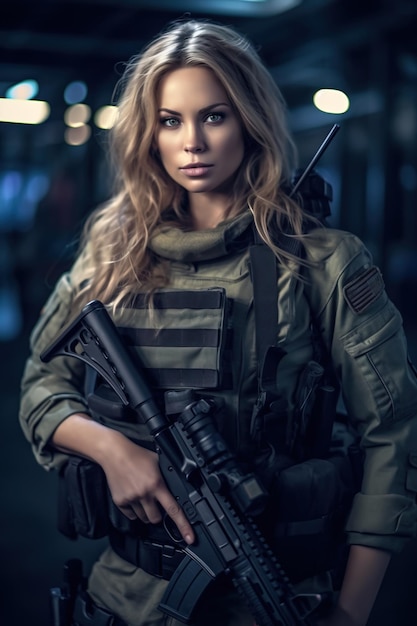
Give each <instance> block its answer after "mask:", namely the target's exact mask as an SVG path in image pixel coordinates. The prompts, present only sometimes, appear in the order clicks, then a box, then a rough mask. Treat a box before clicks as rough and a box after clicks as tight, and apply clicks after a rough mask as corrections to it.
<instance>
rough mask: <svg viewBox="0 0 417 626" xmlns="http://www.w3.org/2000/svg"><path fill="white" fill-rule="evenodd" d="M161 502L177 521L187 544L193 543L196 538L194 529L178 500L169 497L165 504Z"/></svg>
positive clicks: (177, 525) (176, 523)
mask: <svg viewBox="0 0 417 626" xmlns="http://www.w3.org/2000/svg"><path fill="white" fill-rule="evenodd" d="M161 504H162V505H163V507H164V509H165V511H166V512H167V514H168V515H169V517H170V518H171V519H172V521H173V522H174V523H175V525H176V527H177V528H178V530H179V532H180V534H181V536H182V538H183V539H184V541H185V542H186V543H187V544H192V543H193V542H194V540H195V536H194V531H193V529H192V526H191V524H190V523H189V521H188V520H187V518H186V516H185V513H184V511H183V510H182V509H181V507H180V506H179V504H178V502H177V501H176V500H174V498H167V500H166V502H165V505H164V504H163V503H162V502H161Z"/></svg>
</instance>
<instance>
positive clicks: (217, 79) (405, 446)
mask: <svg viewBox="0 0 417 626" xmlns="http://www.w3.org/2000/svg"><path fill="white" fill-rule="evenodd" d="M121 87H122V89H121V96H120V100H119V103H118V105H119V109H118V110H119V113H118V119H117V122H116V125H115V127H114V129H113V132H112V143H111V150H112V152H111V154H112V157H113V158H114V163H115V170H116V173H117V176H116V185H115V192H114V195H113V197H112V198H111V199H110V200H109V201H108V202H106V203H105V205H104V206H102V207H100V208H99V209H98V210H97V211H96V212H94V213H93V214H92V216H91V217H90V218H89V220H88V222H87V226H86V229H85V235H84V240H83V242H82V246H81V250H80V254H79V256H78V258H77V260H76V262H75V264H74V266H73V268H72V269H71V271H70V272H69V273H68V274H66V275H65V276H63V277H62V279H61V280H60V281H59V282H58V284H57V286H56V288H55V291H54V293H53V294H52V296H51V297H50V299H49V301H48V303H47V305H46V306H45V308H44V310H43V313H42V316H41V319H40V321H39V323H38V324H37V326H36V328H35V329H34V332H33V335H32V354H31V357H30V358H29V360H28V363H27V366H26V370H25V373H24V377H23V384H22V388H23V392H22V404H21V423H22V427H23V429H24V432H25V435H26V437H27V438H28V439H29V441H31V442H32V445H33V448H34V452H35V455H36V458H37V460H38V462H39V463H40V464H42V465H43V466H44V467H45V468H46V469H57V468H58V469H60V468H62V467H64V466H65V464H66V462H67V461H68V458H69V455H76V456H77V457H82V458H85V459H89V460H91V461H93V462H95V463H96V464H98V465H99V466H100V467H101V468H102V470H103V471H104V475H105V477H106V480H107V484H108V487H109V489H110V492H111V496H112V499H113V502H114V503H115V505H116V506H117V509H118V510H119V511H120V512H121V513H122V514H123V516H124V517H123V519H125V520H126V519H128V520H130V522H129V523H131V524H132V525H133V528H136V529H140V530H137V531H136V532H137V534H140V533H146V532H147V530H146V529H148V528H151V529H153V528H157V527H160V523H161V520H162V517H163V514H164V515H166V514H167V515H168V516H169V517H170V518H171V519H172V520H173V522H174V523H175V525H176V526H177V528H178V530H179V532H180V534H181V536H182V538H183V540H184V541H185V542H186V543H188V544H192V542H193V540H194V533H193V528H192V525H191V524H190V523H189V521H188V520H187V517H186V516H185V514H184V512H183V511H182V510H181V509H180V508H179V507H178V505H177V504H176V501H175V499H174V498H173V496H172V495H171V494H170V493H169V491H168V489H167V488H166V486H165V484H164V482H163V480H162V478H161V474H160V472H159V467H158V462H157V456H156V454H155V453H154V451H153V450H152V448H151V446H150V442H149V436H147V435H146V433H144V432H143V430H141V429H140V427H139V426H136V425H134V424H132V422H129V420H128V419H121V420H114V419H112V417H111V416H109V415H104V416H103V415H100V416H99V417H98V419H94V418H96V417H97V416H96V415H95V414H94V411H93V410H92V408H91V406H88V404H87V402H86V400H85V395H84V369H83V366H82V364H80V363H79V362H78V361H76V360H75V359H68V358H67V359H64V358H62V359H56V360H53V361H52V362H51V363H49V364H48V365H45V364H41V362H40V359H39V354H40V353H41V352H42V350H44V349H45V348H46V347H47V346H48V344H49V343H50V342H51V340H52V339H53V338H54V337H55V336H56V334H57V333H58V332H59V331H60V329H62V327H63V326H65V324H66V323H67V322H68V321H69V320H70V319H71V318H72V317H73V316H75V315H76V314H77V313H78V312H79V311H80V309H81V307H82V306H83V305H84V304H85V303H86V302H88V301H90V300H92V299H95V298H97V299H99V300H101V301H102V302H104V303H105V304H106V305H108V308H109V311H110V312H111V314H112V316H113V318H114V320H115V322H116V323H117V325H118V326H119V327H123V329H124V330H125V331H126V332H127V334H129V336H130V338H132V337H133V336H136V335H135V333H139V334H140V336H141V337H148V335H149V330H151V331H152V330H155V329H156V330H155V332H154V333H153V337H154V339H155V336H156V337H158V336H159V337H160V341H159V344H158V341H156V340H155V341H154V339H152V341H149V344H148V346H146V341H145V344H144V342H143V341H136V344H138V345H136V347H137V350H138V351H139V353H140V356H141V358H142V360H143V362H144V363H145V366H146V367H147V369H148V371H149V374H150V377H151V380H153V381H154V389H155V393H156V394H157V395H158V394H159V395H162V393H163V391H164V389H167V388H175V387H176V386H186V387H187V386H189V387H193V388H197V389H198V390H199V392H201V394H202V395H204V394H209V395H215V396H216V397H217V398H221V399H222V401H223V403H224V406H225V411H224V412H223V413H222V416H223V417H220V418H219V420H218V421H219V428H220V429H221V430H222V432H223V434H224V436H225V437H226V439H227V440H228V442H229V443H230V445H231V446H232V448H233V449H234V450H235V451H236V454H237V456H238V458H239V459H240V460H242V461H243V462H247V463H249V462H250V461H251V460H253V458H254V457H256V456H257V454H258V453H259V450H258V448H257V443H256V441H255V438H254V436H253V432H251V428H250V422H251V416H252V413H253V407H254V404H255V402H256V400H257V396H258V384H257V358H256V346H255V327H254V313H253V286H252V281H251V275H250V271H249V260H248V259H249V246H250V244H251V242H252V240H253V224H255V226H256V230H257V232H258V233H259V235H260V237H261V239H262V240H263V241H264V242H266V244H267V245H268V246H269V248H270V249H272V250H273V252H274V254H275V257H276V264H277V268H278V269H277V271H278V278H277V280H278V295H277V298H278V311H279V324H278V331H277V332H278V335H277V346H280V347H281V348H282V349H283V350H285V353H286V355H287V356H286V358H285V363H283V364H282V367H281V365H280V367H279V370H280V371H279V375H278V376H277V380H278V382H277V385H276V390H275V395H274V398H275V404H274V406H279V409H276V415H280V416H281V418H282V416H283V415H284V416H285V423H286V424H287V425H288V424H289V423H291V420H294V416H295V415H296V414H297V411H299V410H300V406H299V395H300V394H299V389H300V386H301V387H302V385H301V383H300V380H301V379H302V377H303V376H302V374H303V372H304V371H305V367H306V364H307V363H310V362H311V360H312V359H313V358H314V345H313V344H314V341H313V335H312V331H311V326H312V324H311V316H312V311H313V312H314V316H315V317H316V318H317V321H318V328H319V329H320V334H321V341H323V343H324V345H325V348H326V351H327V352H328V353H329V354H330V356H331V360H332V363H333V366H334V369H335V371H336V372H337V375H338V378H339V380H340V384H341V389H342V393H343V397H344V400H345V403H346V407H347V410H348V414H349V417H350V420H351V423H352V425H354V426H355V428H356V429H357V431H358V433H359V434H360V436H361V445H362V448H363V450H364V451H365V452H366V460H365V467H364V477H363V481H362V487H361V491H360V493H359V494H358V495H357V496H356V498H355V500H354V503H353V507H352V510H351V513H350V517H349V520H348V523H347V533H348V541H349V543H350V544H352V545H351V548H350V555H349V559H348V564H347V568H346V574H345V576H344V580H343V584H342V587H341V591H340V594H339V597H338V602H337V605H336V607H335V610H334V611H333V613H332V615H331V616H329V617H328V618H326V619H327V621H326V624H329V625H330V624H332V625H334V626H342V625H345V624H346V625H347V624H349V625H352V626H353V625H354V626H360V625H362V626H363V625H364V624H366V622H367V619H368V616H369V614H370V611H371V609H372V606H373V603H374V600H375V597H376V594H377V592H378V589H379V586H380V584H381V581H382V579H383V576H384V572H385V570H386V567H387V565H388V562H389V558H390V553H392V552H393V551H397V550H399V549H401V547H402V545H403V544H404V542H405V541H406V540H407V539H408V538H409V537H411V536H413V533H414V527H415V514H416V505H415V496H416V491H417V484H416V481H415V480H414V481H413V480H412V477H413V473H415V471H416V470H415V467H413V462H412V459H413V458H414V457H413V454H412V452H413V450H415V449H417V432H416V424H417V422H416V419H415V416H416V407H417V393H416V392H417V381H416V375H415V371H414V370H413V369H412V367H411V365H410V364H409V363H408V362H407V354H406V345H405V341H404V337H403V334H402V329H401V321H400V316H399V314H398V312H397V311H396V310H395V308H394V307H393V305H392V304H391V303H390V301H389V300H388V299H387V296H386V294H385V291H384V289H383V284H382V280H381V278H380V275H379V272H378V271H377V269H376V268H374V267H373V266H372V263H371V259H370V255H369V253H368V252H367V250H366V249H364V247H363V245H362V244H361V242H360V241H358V240H357V238H355V237H354V236H353V235H350V234H348V233H342V232H339V231H334V230H332V229H323V228H320V227H319V226H318V225H317V224H315V226H316V228H313V229H312V228H311V224H310V228H309V229H308V230H309V231H310V232H309V234H305V231H306V221H310V222H311V220H308V218H307V216H306V215H305V213H304V212H303V210H302V208H301V207H300V206H299V205H298V204H297V203H296V202H295V201H294V200H292V199H291V198H289V196H288V195H287V194H286V192H285V189H286V188H287V185H288V180H289V176H290V171H291V169H292V165H293V163H292V159H293V155H294V150H293V145H292V143H291V139H290V137H289V134H288V131H287V128H286V124H285V107H284V104H283V101H282V98H281V95H280V92H279V90H278V88H277V87H276V85H275V84H274V82H273V80H272V79H271V77H270V75H269V73H268V72H267V70H266V69H265V67H264V66H263V64H262V63H261V61H260V59H259V57H258V55H257V53H256V52H255V51H254V49H253V48H252V46H251V45H250V44H249V43H248V42H247V40H246V39H245V38H244V37H242V36H241V35H240V34H238V33H237V32H235V31H234V30H232V29H231V28H228V27H224V26H220V25H216V24H213V23H209V22H206V21H195V20H189V21H181V22H178V23H175V24H173V25H172V26H171V27H169V28H168V29H167V30H166V31H165V32H163V33H161V34H160V35H159V36H158V37H157V38H156V39H155V40H154V41H153V42H151V44H150V45H149V46H148V47H147V48H146V49H145V50H144V51H143V53H142V54H141V55H140V56H138V57H137V58H134V59H133V60H132V61H131V63H130V64H129V65H128V67H127V69H126V73H125V76H124V79H123V84H122V85H121ZM280 233H285V234H287V235H289V236H288V238H289V239H291V240H295V241H298V242H299V245H300V246H301V247H302V250H303V253H302V254H301V253H300V252H299V248H297V246H296V248H295V249H294V248H293V249H291V247H289V246H285V245H282V243H280V242H282V237H280ZM297 250H298V251H297ZM213 289H214V290H220V291H222V292H224V293H225V294H226V296H227V302H228V303H229V304H230V307H231V309H230V310H229V323H228V325H227V326H228V329H229V330H228V329H227V328H223V326H224V325H223V326H222V324H223V322H222V321H221V320H220V321H219V320H218V319H217V318H216V321H215V322H214V326H215V329H216V332H217V331H218V333H217V334H218V335H219V336H223V334H228V335H231V336H230V337H229V339H228V341H227V342H226V348H224V343H225V342H223V341H219V342H218V343H217V344H216V345H214V346H213V347H208V348H205V347H204V348H201V350H197V352H196V351H195V350H194V349H192V348H190V346H188V345H185V346H184V345H180V346H178V345H177V347H176V348H174V350H173V352H172V350H171V351H170V350H169V349H167V347H166V345H163V341H162V337H165V336H168V335H169V333H170V332H171V331H172V332H171V335H169V336H173V335H175V336H177V335H178V334H181V332H182V333H183V334H186V333H184V332H183V331H184V330H188V329H189V328H192V329H194V328H195V331H196V332H197V336H198V337H199V338H201V326H203V327H204V325H205V322H201V319H205V317H207V315H206V314H207V311H206V310H204V307H203V310H199V309H198V307H196V308H195V309H194V308H193V306H190V307H188V308H187V306H185V305H184V306H182V305H180V306H179V307H177V306H169V305H166V306H165V305H164V306H162V307H161V306H159V304H158V298H159V297H160V294H164V293H166V292H168V293H171V292H173V291H174V292H175V293H176V294H177V293H181V294H182V293H189V292H190V291H191V292H195V293H200V292H202V291H205V292H206V291H208V292H210V291H211V290H213ZM358 293H359V296H358ZM143 294H145V295H146V294H147V295H148V296H149V297H148V298H145V304H144V299H143V298H141V297H140V296H141V295H143ZM360 294H362V295H363V298H361V296H360ZM139 302H140V304H138V303H139ZM164 307H165V308H164ZM223 313H224V311H223V312H222V313H221V314H220V315H219V316H218V317H219V319H220V318H222V315H223ZM230 329H232V331H233V332H232V333H230ZM178 330H179V333H178V332H177V331H178ZM165 331H167V332H165ZM199 340H200V339H199ZM133 343H135V341H133ZM161 343H162V345H161ZM198 345H199V344H198ZM200 347H201V346H200ZM224 350H225V351H224ZM201 355H203V356H201ZM207 360H209V361H210V366H209V367H208V366H207V367H206V363H207ZM388 362H389V365H388ZM203 370H204V372H205V374H206V373H207V372H209V374H210V375H211V374H212V373H213V372H214V379H213V378H212V377H211V378H210V380H209V381H208V382H205V381H206V379H205V378H204V376H203V375H202V374H201V372H202V371H203ZM179 372H181V374H179ZM172 376H174V378H172ZM175 376H176V377H177V378H175ZM181 376H185V380H186V383H185V384H184V380H183V379H181V384H180V382H178V378H181ZM199 376H201V378H199ZM187 377H188V378H187ZM193 377H194V378H193ZM196 377H197V381H196ZM187 381H188V382H187ZM301 390H302V391H304V388H303V387H302V389H301ZM271 406H272V405H271ZM262 409H263V410H266V407H262ZM261 413H262V410H261ZM286 428H287V431H288V427H287V426H286ZM278 431H279V429H278ZM274 432H275V431H274ZM274 436H275V437H276V441H272V444H273V445H275V444H276V447H277V448H280V447H281V448H282V446H283V445H284V444H283V442H282V441H281V440H279V438H278V435H274ZM280 436H282V432H281V435H280ZM138 441H139V443H138ZM135 524H136V526H134V525H135ZM132 532H133V531H132ZM151 532H152V531H151ZM119 548H120V544H117V545H116V543H115V542H112V546H111V547H109V548H108V549H107V550H106V551H105V553H104V554H103V555H102V557H101V559H100V560H99V561H98V563H96V564H95V566H94V567H93V570H92V573H91V575H90V578H89V586H88V591H89V594H90V596H91V597H92V598H93V600H94V602H95V603H96V605H97V606H98V607H101V608H103V609H105V610H108V611H110V612H111V613H112V614H113V615H116V616H117V617H118V619H121V620H123V621H124V623H127V624H129V625H132V626H133V625H139V624H140V625H148V624H161V625H162V624H177V623H178V624H179V623H180V622H178V621H176V620H175V619H173V618H166V616H165V617H164V616H163V614H162V613H160V612H159V611H158V610H157V605H158V603H159V601H160V598H161V596H162V594H163V591H164V589H165V587H166V584H167V582H166V580H164V579H163V578H160V577H155V576H154V575H153V574H154V573H155V572H152V573H149V571H150V569H151V570H152V567H151V568H149V567H147V571H145V568H142V567H138V566H137V563H135V562H129V559H130V558H131V557H130V556H129V555H128V554H126V553H124V552H123V551H122V550H121V549H119ZM121 555H122V556H121ZM122 557H123V558H122ZM131 560H133V561H134V559H131ZM157 576H161V573H160V572H158V573H157ZM319 578H320V577H319ZM315 580H316V582H313V579H311V580H310V581H308V583H304V588H307V589H309V590H310V591H311V592H313V593H322V592H323V591H324V590H325V589H324V587H323V586H320V584H322V583H323V576H321V583H319V582H317V578H316V579H315ZM327 580H328V578H326V581H327ZM298 582H299V583H300V588H302V587H303V583H302V581H297V583H298ZM326 584H327V583H326ZM211 593H212V595H213V594H214V596H215V602H213V601H212V600H211V601H210V599H206V600H205V601H204V602H203V604H202V607H201V608H200V610H199V611H197V615H196V617H195V624H196V625H199V626H202V625H203V624H209V623H210V624H213V623H216V624H219V626H220V625H221V624H225V625H226V624H227V625H228V626H232V625H237V624H239V625H244V624H249V625H251V624H253V618H252V617H251V615H250V614H249V612H248V610H247V609H246V607H245V606H244V605H243V604H242V603H241V602H240V601H238V600H237V599H236V598H234V596H233V592H232V591H231V590H228V589H227V590H226V588H221V589H215V590H214V591H212V592H211ZM231 598H233V599H231ZM167 619H168V621H166V620H167ZM323 623H324V622H323Z"/></svg>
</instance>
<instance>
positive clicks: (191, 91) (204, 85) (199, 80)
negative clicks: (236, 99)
mask: <svg viewBox="0 0 417 626" xmlns="http://www.w3.org/2000/svg"><path fill="white" fill-rule="evenodd" d="M214 102H229V98H228V96H227V93H226V90H225V89H224V87H223V86H222V84H221V83H220V81H219V80H218V78H217V77H216V76H215V74H214V72H213V71H212V70H210V69H209V68H207V67H199V66H196V67H183V68H179V69H176V70H173V71H171V72H168V73H167V74H165V76H164V77H163V78H162V79H161V82H160V84H159V89H158V106H159V107H164V106H166V107H168V108H171V109H175V108H176V107H180V106H182V107H186V106H188V105H193V106H200V105H201V107H204V106H207V105H209V104H212V103H214ZM175 103H176V105H175Z"/></svg>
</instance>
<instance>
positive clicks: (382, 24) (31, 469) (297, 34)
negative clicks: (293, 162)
mask: <svg viewBox="0 0 417 626" xmlns="http://www.w3.org/2000/svg"><path fill="white" fill-rule="evenodd" d="M188 14H189V15H191V16H192V17H196V18H200V17H203V18H209V19H213V20H215V21H218V22H221V23H224V24H229V25H233V26H235V27H236V28H237V29H239V30H240V31H241V32H242V33H245V34H247V35H248V36H249V37H250V38H251V39H252V41H253V42H254V43H255V44H256V46H257V48H258V50H259V53H260V55H261V57H262V58H263V60H264V61H265V63H266V64H267V66H268V67H269V69H270V71H271V73H272V75H273V76H274V78H275V80H276V81H277V83H278V84H279V86H280V87H281V89H282V92H283V95H284V97H285V100H286V102H287V104H288V114H289V122H290V126H291V129H292V132H293V135H294V139H295V142H296V144H297V147H298V151H299V156H300V164H301V165H306V164H307V163H308V162H309V160H310V159H311V158H312V156H313V155H314V153H315V152H316V150H317V148H318V146H319V145H320V144H321V142H322V141H323V139H324V137H325V136H326V134H327V133H328V131H329V130H330V128H331V127H332V125H333V124H334V123H338V124H340V126H341V130H340V131H339V133H338V134H337V136H336V138H335V140H334V141H333V143H332V144H331V146H330V147H329V149H328V150H327V151H326V153H325V155H324V157H323V158H322V160H321V161H320V164H319V166H318V167H317V169H318V171H319V172H320V173H322V174H323V175H324V176H325V177H326V178H327V180H329V182H330V183H331V184H332V186H333V192H334V199H333V203H332V218H331V224H332V225H333V226H336V227H339V228H343V229H347V230H350V231H352V232H354V233H355V234H357V235H358V236H359V237H361V238H362V239H363V240H364V242H365V243H366V244H367V246H368V247H369V248H370V250H371V251H372V253H373V255H374V257H375V260H376V262H377V263H378V264H379V265H380V267H381V268H382V270H383V273H384V276H385V282H386V287H387V290H388V293H389V294H390V296H391V298H392V299H393V300H394V302H395V303H396V304H397V306H398V307H399V308H400V310H401V312H402V314H403V318H404V325H405V328H406V332H407V335H408V337H409V343H410V353H411V356H412V357H413V359H414V361H417V316H416V290H417V37H416V27H417V3H416V2H415V0H396V1H395V2H392V0H367V1H366V2H365V1H363V0H361V1H359V2H358V1H356V0H349V1H347V0H346V1H343V0H264V1H262V0H188V1H187V0H172V1H170V0H149V1H146V0H78V1H77V0H72V1H64V0H63V1H61V0H55V1H47V0H37V1H36V2H34V1H29V2H21V1H19V0H14V1H13V2H11V1H9V0H4V2H3V3H2V10H1V13H0V15H1V18H0V261H1V262H0V351H1V372H2V373H1V376H0V385H1V401H2V407H3V411H2V413H3V415H2V418H1V421H0V441H1V454H0V480H1V500H0V501H1V518H0V623H1V625H2V626H29V625H30V626H47V625H48V589H49V588H50V587H51V586H54V585H57V584H58V583H59V582H60V580H61V571H62V566H63V564H64V561H65V560H66V559H67V558H70V557H74V556H80V557H82V558H83V559H84V561H85V565H86V569H88V567H89V564H90V563H91V561H92V560H93V559H94V558H95V555H96V554H97V553H98V552H99V551H100V549H101V547H102V545H101V544H100V542H88V541H85V542H83V541H77V542H71V541H69V540H67V539H65V538H64V537H62V536H60V535H59V534H58V532H57V530H56V476H54V475H50V474H47V473H46V472H44V471H43V470H42V469H40V468H39V467H38V466H37V465H36V463H35V461H34V459H33V457H32V454H31V451H30V449H29V446H28V444H27V443H26V441H25V440H24V439H23V435H22V433H21V431H20V429H19V426H18V423H17V411H18V402H19V382H20V377H21V374H22V368H23V364H24V361H25V359H26V357H27V354H28V336H29V332H30V329H31V328H32V326H33V324H34V323H35V321H36V319H37V317H38V315H39V311H40V308H41V306H42V304H43V302H44V300H45V298H46V297H47V296H48V294H49V293H50V291H51V289H52V287H53V285H54V283H55V281H56V279H57V278H58V276H59V275H60V274H61V273H62V271H63V270H64V269H67V268H68V267H69V266H70V264H71V262H72V259H73V255H74V252H75V248H76V240H77V236H78V234H79V232H80V228H81V226H82V223H83V221H84V219H85V217H86V216H87V215H88V213H89V212H90V211H91V210H92V209H93V208H94V207H95V206H96V204H97V203H98V202H100V201H101V200H103V199H105V198H106V197H107V195H108V193H109V189H108V187H107V181H108V177H107V158H106V133H107V132H108V128H109V127H110V126H111V123H112V121H111V120H112V114H113V112H114V108H113V107H114V100H113V92H114V88H115V85H116V83H117V81H118V79H119V78H120V75H121V72H122V70H123V67H124V64H125V62H126V61H127V60H128V59H129V58H130V57H131V56H132V55H134V54H136V53H138V52H139V51H140V50H141V48H142V47H143V46H144V45H145V44H146V43H147V42H148V41H149V39H150V38H151V37H152V36H153V35H155V34H156V33H157V32H158V31H159V30H160V29H161V28H163V27H164V26H165V25H166V24H167V23H168V22H170V21H172V20H174V19H178V18H181V17H183V16H184V15H188ZM416 591H417V548H416V545H415V544H414V543H411V544H410V545H409V546H408V548H407V549H406V551H405V552H404V553H403V554H401V555H398V556H397V557H395V558H394V560H393V562H392V565H391V566H390V569H389V571H388V575H387V577H386V581H385V584H384V587H383V590H382V592H381V594H380V596H379V599H378V602H377V606H376V607H375V610H374V613H373V616H372V619H371V626H376V625H378V626H392V625H393V624H395V625H396V626H397V625H398V626H408V625H410V626H415V624H416V619H417V618H416V610H415V605H414V596H415V593H416Z"/></svg>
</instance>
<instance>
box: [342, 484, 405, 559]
mask: <svg viewBox="0 0 417 626" xmlns="http://www.w3.org/2000/svg"><path fill="white" fill-rule="evenodd" d="M346 532H347V534H348V542H349V543H355V544H361V545H367V546H369V547H375V548H381V549H385V550H389V551H392V552H398V551H400V550H401V549H402V547H403V545H404V544H405V543H406V541H407V540H408V539H411V538H412V537H415V536H416V534H417V505H416V503H415V502H414V501H413V500H411V499H410V498H407V497H406V496H402V495H399V494H388V495H378V496H370V495H365V494H363V493H358V494H356V496H355V499H354V501H353V506H352V509H351V512H350V515H349V518H348V520H347V523H346Z"/></svg>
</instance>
